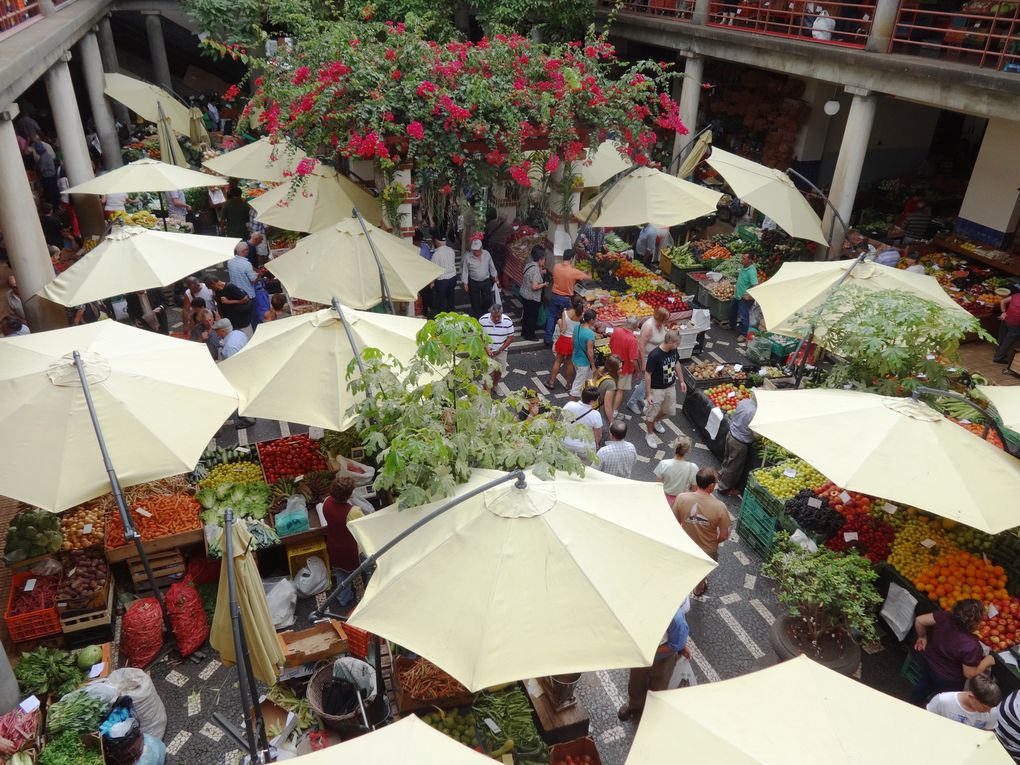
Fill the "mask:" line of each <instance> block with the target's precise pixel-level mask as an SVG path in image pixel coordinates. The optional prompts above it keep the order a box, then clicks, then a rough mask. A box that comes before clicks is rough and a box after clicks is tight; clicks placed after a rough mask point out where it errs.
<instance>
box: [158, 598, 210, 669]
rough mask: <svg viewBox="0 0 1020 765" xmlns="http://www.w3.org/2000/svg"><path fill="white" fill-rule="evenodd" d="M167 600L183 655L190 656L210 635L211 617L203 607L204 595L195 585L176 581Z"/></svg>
mask: <svg viewBox="0 0 1020 765" xmlns="http://www.w3.org/2000/svg"><path fill="white" fill-rule="evenodd" d="M165 602H166V611H167V613H168V614H169V615H170V626H171V627H173V630H174V637H175V638H176V639H177V647H178V648H179V649H180V651H181V656H190V655H191V654H193V653H194V652H195V651H197V650H198V649H199V648H200V647H201V646H202V643H204V642H205V641H206V638H208V637H209V617H208V616H206V613H205V609H204V608H202V596H201V595H199V594H198V590H196V589H195V588H194V587H191V586H190V585H187V584H180V583H179V582H175V583H174V584H171V585H170V589H169V590H167V593H166V598H165Z"/></svg>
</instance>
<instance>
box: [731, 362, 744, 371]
mask: <svg viewBox="0 0 1020 765" xmlns="http://www.w3.org/2000/svg"><path fill="white" fill-rule="evenodd" d="M743 368H744V365H743V364H734V365H733V371H734V372H739V371H740V370H741V369H743Z"/></svg>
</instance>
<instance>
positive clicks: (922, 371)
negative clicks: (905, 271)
mask: <svg viewBox="0 0 1020 765" xmlns="http://www.w3.org/2000/svg"><path fill="white" fill-rule="evenodd" d="M876 267H878V266H876ZM813 318H814V317H813V316H808V315H806V314H805V315H800V316H799V317H798V327H797V328H798V331H803V332H804V333H805V334H806V333H807V331H808V330H809V329H810V325H811V321H812V319H813ZM818 327H820V328H822V329H823V330H824V332H825V336H824V338H823V339H822V343H823V345H824V346H825V348H827V349H828V350H830V351H832V352H833V353H834V354H836V356H837V357H838V360H837V361H836V363H835V365H834V366H833V368H832V371H831V372H830V374H829V375H828V377H827V378H826V380H825V386H826V387H829V388H844V387H851V388H857V389H861V390H868V391H872V392H875V393H881V394H884V395H905V394H909V393H910V392H911V391H913V390H914V389H915V388H917V387H918V386H929V387H935V388H944V387H946V386H947V385H948V384H949V380H948V375H949V374H950V373H949V372H948V368H950V367H952V366H953V365H954V364H957V363H958V362H959V348H960V342H961V341H962V340H963V338H964V336H965V335H966V334H967V333H969V332H975V333H977V334H978V335H980V336H981V337H983V338H984V339H986V340H989V341H993V340H992V337H991V336H990V335H988V333H987V332H985V331H984V330H983V329H981V325H980V323H979V322H978V320H977V319H976V318H974V317H973V316H965V315H963V314H962V313H961V312H957V311H950V310H948V309H946V308H945V307H943V306H941V305H939V304H938V303H936V302H934V301H932V300H927V299H925V298H922V297H919V296H918V295H915V294H913V293H909V292H901V291H899V290H866V289H863V288H861V287H858V286H855V285H846V286H842V287H839V288H838V289H836V290H834V292H833V294H832V296H831V297H830V298H829V299H828V301H827V303H826V305H825V309H824V311H823V312H822V314H821V316H819V317H818Z"/></svg>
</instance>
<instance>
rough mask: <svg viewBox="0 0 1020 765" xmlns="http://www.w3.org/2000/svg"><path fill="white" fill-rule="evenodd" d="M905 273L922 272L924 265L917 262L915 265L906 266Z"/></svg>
mask: <svg viewBox="0 0 1020 765" xmlns="http://www.w3.org/2000/svg"><path fill="white" fill-rule="evenodd" d="M907 273H908V274H923V273H924V266H922V265H921V264H920V263H918V264H916V265H913V266H907Z"/></svg>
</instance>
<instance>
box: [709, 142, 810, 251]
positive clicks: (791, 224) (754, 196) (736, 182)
mask: <svg viewBox="0 0 1020 765" xmlns="http://www.w3.org/2000/svg"><path fill="white" fill-rule="evenodd" d="M706 162H708V164H710V165H711V166H712V167H713V168H714V169H715V170H716V172H718V173H719V175H721V176H722V177H723V179H724V180H725V181H726V183H727V184H729V187H730V188H731V189H733V193H734V194H736V195H737V196H738V197H739V198H740V200H741V201H742V202H746V203H747V204H749V205H751V206H752V207H754V208H756V209H757V210H760V211H761V212H763V213H765V215H767V216H768V217H769V218H771V219H772V220H774V221H775V222H776V224H777V225H778V226H779V227H780V228H781V229H783V231H785V232H786V233H787V234H789V235H790V236H792V237H795V238H797V239H807V240H808V241H811V242H818V243H819V244H822V245H827V244H828V242H826V241H825V235H824V234H822V223H821V221H820V220H818V215H817V213H815V211H814V210H813V209H812V208H811V205H809V204H808V201H807V200H806V199H805V198H804V195H803V194H801V193H800V190H799V189H798V188H797V187H796V186H794V185H793V181H791V180H790V176H788V175H787V174H786V173H782V172H780V171H779V170H776V169H775V168H772V167H766V166H765V165H762V164H759V163H758V162H753V161H752V160H750V159H745V158H744V157H741V156H739V155H737V154H731V153H730V152H728V151H723V150H722V149H718V148H715V147H713V148H712V153H711V154H710V155H709V156H708V159H707V160H706Z"/></svg>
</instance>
